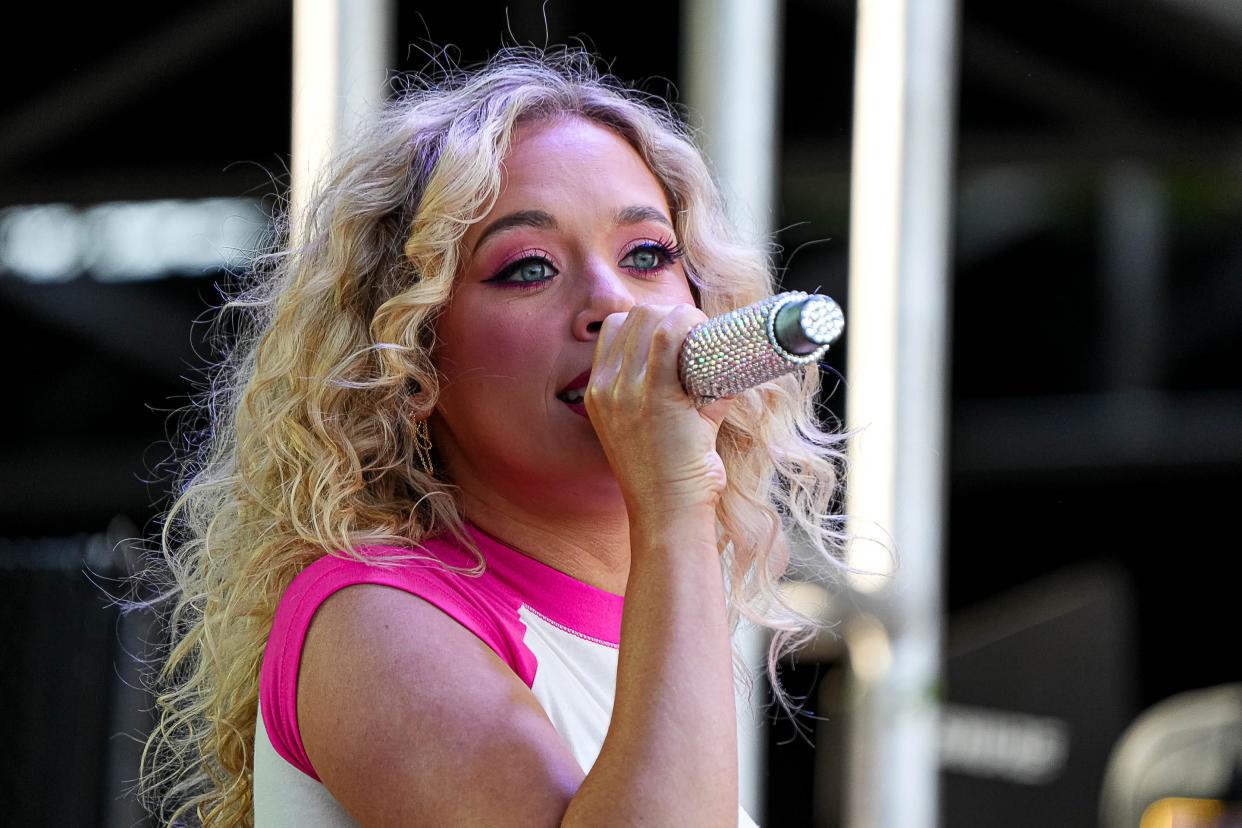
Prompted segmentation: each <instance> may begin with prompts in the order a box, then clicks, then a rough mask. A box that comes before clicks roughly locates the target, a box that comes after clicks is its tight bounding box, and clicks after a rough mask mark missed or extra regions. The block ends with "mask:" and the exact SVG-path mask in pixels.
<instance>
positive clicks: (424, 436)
mask: <svg viewBox="0 0 1242 828" xmlns="http://www.w3.org/2000/svg"><path fill="white" fill-rule="evenodd" d="M414 451H415V452H416V453H417V454H418V462H419V464H420V465H422V467H423V471H424V472H426V474H427V476H428V477H435V476H436V473H435V469H433V468H432V465H431V429H430V428H428V427H427V421H426V420H425V419H424V420H415V421H414Z"/></svg>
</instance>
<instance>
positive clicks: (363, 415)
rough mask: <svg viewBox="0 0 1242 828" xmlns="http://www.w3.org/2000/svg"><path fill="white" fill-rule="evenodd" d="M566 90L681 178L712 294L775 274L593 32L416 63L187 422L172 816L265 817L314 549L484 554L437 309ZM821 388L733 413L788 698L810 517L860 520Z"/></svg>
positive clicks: (277, 267) (152, 757)
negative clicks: (261, 740) (472, 522)
mask: <svg viewBox="0 0 1242 828" xmlns="http://www.w3.org/2000/svg"><path fill="white" fill-rule="evenodd" d="M566 114H570V115H575V116H579V117H582V118H586V119H590V120H591V121H593V122H596V123H599V124H601V125H604V126H606V127H608V128H610V129H612V130H615V131H616V132H617V133H618V134H619V135H621V136H622V137H623V138H624V139H625V140H627V141H628V142H629V143H630V144H631V145H632V146H633V147H634V148H635V149H636V150H637V151H638V153H639V154H640V155H641V156H642V158H643V159H644V160H645V161H646V163H647V165H648V166H649V167H650V169H651V171H652V173H653V174H654V175H655V177H656V178H657V179H658V180H659V182H661V184H662V185H663V188H664V190H665V192H666V195H667V198H668V201H669V205H670V208H671V210H672V215H673V216H674V221H675V224H676V230H677V235H678V238H679V239H680V240H681V242H682V246H683V248H684V250H685V259H684V261H685V265H686V271H687V273H688V274H689V277H690V279H691V282H692V288H693V290H694V292H695V295H696V298H697V299H698V301H699V303H700V307H701V308H702V310H703V311H704V312H705V313H706V314H708V315H709V316H714V315H717V314H720V313H724V312H727V311H729V310H732V309H734V308H738V307H742V306H745V305H748V304H750V303H752V302H755V301H758V300H760V299H762V298H764V297H766V296H769V295H771V294H772V293H773V292H774V288H775V284H776V280H775V272H774V269H773V265H772V263H771V255H770V254H771V249H770V246H769V245H767V244H766V243H760V242H757V241H755V240H752V239H746V238H744V237H743V236H742V235H741V234H740V233H739V232H738V231H737V230H736V228H734V227H733V226H732V225H731V224H730V222H729V220H728V219H727V217H726V214H725V210H724V205H723V202H722V198H721V195H720V192H719V190H718V188H717V186H716V184H715V182H714V181H713V178H712V175H711V173H710V171H709V169H708V167H707V164H706V163H705V161H704V159H703V157H702V155H701V153H700V151H699V150H698V149H697V148H696V147H695V144H694V142H693V140H692V137H691V134H690V132H689V130H688V129H687V127H686V126H685V125H684V124H683V122H682V120H681V119H680V118H679V117H678V115H677V113H676V111H675V110H673V109H671V108H670V106H669V105H668V104H667V103H665V102H663V101H662V100H660V99H658V98H653V97H651V96H648V95H646V94H644V93H641V92H638V91H636V90H633V89H631V88H628V87H626V86H624V85H623V84H621V83H619V82H618V81H616V80H615V79H613V78H611V77H609V76H608V75H606V74H604V73H603V72H601V71H600V70H599V69H598V68H597V67H596V62H595V59H594V58H593V57H592V56H591V55H589V54H587V53H585V52H583V51H581V50H577V49H563V50H559V51H554V52H548V51H546V50H538V51H536V50H531V49H506V50H504V51H502V52H501V53H500V54H498V55H497V56H496V57H494V58H492V59H491V60H490V61H488V62H487V64H486V65H485V66H483V67H481V68H476V69H473V70H461V69H457V68H453V67H449V68H443V67H441V68H439V69H438V71H437V72H436V73H435V76H434V77H432V76H423V77H420V78H415V79H413V80H411V81H409V82H408V86H407V88H406V89H405V90H403V92H402V93H401V94H400V95H399V96H397V98H396V99H395V100H394V101H393V102H391V103H390V104H389V105H388V106H386V108H385V109H384V111H383V112H382V113H381V114H380V115H379V116H378V117H377V119H376V120H375V122H374V124H373V125H372V126H371V127H370V128H368V129H367V130H366V132H365V134H363V135H360V136H359V137H357V138H356V139H355V140H353V141H352V142H351V145H350V146H349V147H348V148H346V149H345V151H344V152H343V153H342V154H340V156H339V157H338V158H336V159H335V161H334V163H333V164H332V166H331V168H330V169H329V170H327V171H326V172H325V174H324V175H323V177H322V178H321V181H320V183H319V185H318V188H317V190H316V191H315V193H314V194H313V196H312V197H311V198H310V199H309V201H308V206H307V208H306V210H305V213H304V215H296V216H288V215H286V216H285V217H284V218H282V219H280V220H279V222H278V225H277V226H278V229H277V231H276V235H275V237H274V239H273V241H272V243H271V245H270V247H269V249H268V252H265V253H263V254H261V255H257V256H255V258H254V261H253V262H252V264H251V267H250V268H248V270H247V271H246V273H245V274H244V275H243V276H240V277H239V278H240V279H241V283H240V284H239V285H236V286H235V287H234V289H232V290H231V292H229V293H228V295H227V297H226V299H227V301H225V302H224V303H222V305H221V307H220V313H219V318H221V319H223V318H226V317H227V318H228V319H229V320H230V322H229V325H230V327H231V329H232V330H231V332H230V342H231V346H230V347H229V348H228V349H227V350H226V351H225V353H224V354H223V355H222V356H221V358H220V360H219V361H218V363H217V364H216V365H215V366H214V368H212V369H210V370H209V372H208V380H207V382H206V383H205V384H204V386H203V387H202V390H201V393H199V394H197V395H196V396H195V397H194V400H193V402H192V404H191V406H190V407H189V409H188V412H189V414H190V415H191V418H194V417H197V418H199V419H198V421H199V422H200V423H201V422H207V423H208V424H209V427H207V428H205V429H200V430H195V429H187V433H186V434H185V435H184V436H185V437H186V438H187V439H185V440H183V441H181V442H182V444H183V445H188V446H189V448H186V449H183V452H182V456H181V457H180V458H179V460H178V464H177V469H178V470H179V471H178V478H177V481H176V490H175V495H176V496H175V498H174V500H173V502H172V505H171V506H170V507H169V509H168V510H167V511H166V512H165V513H164V515H163V516H162V520H161V530H160V532H159V536H158V549H157V550H155V551H154V565H153V566H152V567H151V568H150V569H149V570H148V571H147V572H145V573H144V574H143V575H142V576H141V577H142V579H143V583H145V584H147V585H148V588H150V586H151V585H152V584H154V585H155V588H156V591H155V593H154V594H155V598H153V599H152V600H151V601H149V602H147V605H152V604H154V605H158V606H159V607H161V608H162V610H161V611H162V612H163V613H164V617H165V620H166V621H167V630H168V635H169V638H168V640H167V642H166V649H165V651H164V652H162V653H161V661H160V663H159V666H158V668H157V669H156V670H155V671H154V673H153V674H152V677H151V680H152V683H153V685H154V688H153V689H154V690H155V692H156V707H157V714H158V717H157V722H156V725H155V727H154V729H153V730H152V732H151V734H150V736H149V738H148V740H147V743H146V746H145V749H144V751H143V758H142V766H141V775H140V779H139V793H140V795H141V796H142V798H143V800H144V802H145V803H146V804H147V807H148V809H149V810H151V811H152V813H153V815H155V816H156V818H157V819H159V820H160V822H161V823H163V824H169V825H171V824H173V823H175V822H185V821H187V820H188V821H195V820H196V821H198V822H201V823H202V824H204V825H230V826H231V825H247V824H250V823H251V822H252V820H253V788H252V781H253V775H252V774H253V746H254V735H255V722H256V715H257V711H258V697H259V668H260V662H261V659H262V655H263V650H264V645H265V643H266V641H267V637H268V633H269V630H270V627H271V624H272V620H273V617H274V614H275V610H276V607H277V604H278V603H279V601H280V599H281V596H282V595H283V593H284V591H285V589H286V588H287V587H288V585H289V583H290V581H291V580H292V579H293V578H294V576H295V575H297V574H298V573H299V572H300V571H301V570H302V569H303V568H304V567H306V566H307V565H308V564H310V563H311V562H312V561H314V560H315V559H317V558H319V557H320V556H322V555H325V554H331V555H338V556H348V557H353V558H355V559H358V560H361V559H362V558H361V555H360V553H359V552H358V551H357V550H358V549H360V548H362V547H366V546H370V545H386V546H396V547H400V548H406V549H414V548H416V547H417V546H418V545H419V543H420V542H421V541H422V540H424V539H426V538H428V537H430V536H433V535H437V534H443V533H451V534H452V535H453V536H454V537H455V538H456V539H457V540H458V541H459V542H460V543H462V544H464V545H465V546H466V547H467V548H469V549H471V550H472V551H473V552H474V554H475V557H476V558H477V560H478V563H479V565H478V567H476V569H475V570H471V571H472V572H480V571H482V567H483V566H484V561H483V560H482V556H481V555H479V553H478V550H477V548H475V547H474V546H473V545H472V543H471V539H470V537H469V535H468V534H467V533H466V532H465V529H464V525H463V518H462V511H461V508H460V500H459V492H458V491H457V490H456V489H455V488H454V486H453V484H452V481H450V480H446V479H442V477H437V476H433V475H429V474H427V473H425V472H424V471H423V468H422V465H421V464H420V463H419V462H418V454H417V447H416V445H417V438H416V436H415V430H414V426H415V421H416V420H417V419H421V418H424V417H426V416H427V415H428V414H430V412H431V411H432V409H433V408H434V407H435V405H436V402H437V397H438V394H439V388H440V385H439V380H438V378H437V373H436V369H435V363H434V345H435V342H434V336H433V326H434V322H435V320H436V317H437V314H438V312H439V311H440V310H441V309H442V308H444V307H445V305H446V304H447V303H448V301H449V298H450V296H451V294H452V292H453V287H454V281H455V277H456V276H457V273H458V270H459V265H460V263H461V259H462V251H461V245H460V242H461V239H462V236H463V234H464V233H465V231H466V229H467V228H468V227H469V226H470V225H471V224H472V223H473V222H475V221H477V220H478V219H479V218H480V217H481V216H482V215H484V214H485V213H486V212H487V210H488V208H489V206H490V205H491V204H492V203H494V201H495V199H496V198H497V196H498V193H499V186H500V169H501V161H502V159H503V158H504V156H505V154H506V152H507V150H508V147H509V145H510V142H511V140H512V136H513V133H514V129H515V127H516V126H517V125H518V124H520V123H523V122H527V121H532V120H538V119H544V118H551V117H556V116H560V115H566ZM818 388H819V377H818V372H817V371H816V370H815V369H814V368H813V367H812V368H808V369H806V370H804V371H802V372H800V373H796V374H791V375H787V376H785V377H783V378H781V379H779V380H776V381H774V382H769V383H765V384H763V385H760V386H758V387H756V388H753V389H751V390H749V391H746V392H744V393H743V394H741V395H740V396H739V397H738V398H737V400H736V403H735V404H734V406H733V407H732V409H731V410H730V412H729V415H728V417H727V419H726V420H725V421H724V423H723V425H722V426H721V428H720V432H719V437H718V451H719V453H720V455H721V458H722V459H723V461H724V464H725V468H726V471H727V475H728V484H727V489H726V491H725V492H724V495H723V496H722V497H721V499H720V501H719V504H718V507H717V512H716V516H717V524H718V538H719V546H720V550H721V561H722V566H723V568H724V571H725V574H726V580H727V584H728V590H727V591H728V612H729V619H730V622H731V623H733V624H737V623H738V622H739V620H740V619H741V618H743V617H745V618H747V619H749V620H750V621H751V622H753V623H755V624H758V625H760V626H762V627H765V628H768V629H770V630H772V631H773V632H774V635H773V636H772V639H771V648H770V651H769V655H768V665H767V666H768V672H769V675H770V676H771V678H772V686H773V688H774V689H775V693H776V696H777V699H778V700H779V701H781V703H782V704H786V700H785V696H784V695H783V694H782V693H781V690H780V686H779V682H777V681H776V674H775V671H776V661H777V659H778V657H779V656H781V655H782V654H784V653H785V652H788V651H789V650H792V649H794V648H796V647H798V646H799V645H800V644H802V643H803V642H804V641H805V640H806V639H807V638H808V637H810V636H811V635H813V634H814V633H815V629H816V622H815V620H814V619H812V618H809V617H805V616H803V615H801V614H800V613H798V612H797V611H795V610H794V609H793V608H791V607H790V606H788V604H787V603H786V602H785V601H783V600H782V598H781V593H780V591H779V586H780V580H781V577H782V575H783V574H784V573H785V571H786V569H787V567H788V566H789V563H790V554H789V549H790V544H789V540H790V538H791V537H793V536H794V535H797V536H798V540H799V545H800V546H801V547H803V548H808V549H812V550H814V551H815V552H816V553H818V556H820V557H822V559H823V561H824V562H826V563H827V564H828V565H829V566H830V567H833V566H835V567H838V568H839V567H840V565H841V564H840V557H841V556H840V552H841V549H842V547H843V545H844V543H845V533H844V528H843V520H844V519H843V518H842V517H841V516H840V510H839V508H838V507H839V505H840V492H839V483H840V479H841V475H842V473H843V471H844V467H843V466H844V452H843V449H844V436H843V435H842V434H839V433H834V432H830V431H824V430H821V426H820V422H819V419H818V417H817V410H816V409H817V403H816V394H817V391H818ZM367 560H368V561H369V562H371V563H373V564H377V565H392V564H395V563H397V562H399V561H398V560H397V559H392V560H388V559H385V560H379V561H377V560H376V559H375V558H372V557H368V558H367ZM739 678H740V680H741V681H743V682H745V681H747V679H748V677H747V676H744V675H742V674H741V672H740V671H739Z"/></svg>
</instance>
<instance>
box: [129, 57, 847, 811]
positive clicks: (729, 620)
mask: <svg viewBox="0 0 1242 828" xmlns="http://www.w3.org/2000/svg"><path fill="white" fill-rule="evenodd" d="M313 205H314V206H313V207H312V208H311V211H310V213H309V215H308V216H306V217H305V218H304V219H302V220H303V221H304V222H305V223H304V224H302V225H299V226H298V228H297V230H296V232H293V233H291V236H294V237H296V238H298V239H300V240H302V241H301V243H300V244H299V245H292V244H290V245H287V246H286V248H285V249H284V250H283V251H281V252H279V253H277V254H274V255H272V256H270V257H268V258H267V259H265V260H263V261H261V262H259V263H258V265H259V266H258V267H256V268H255V271H254V272H255V277H254V278H255V279H256V281H255V285H254V286H253V288H252V289H251V290H249V291H248V292H245V293H243V294H241V295H240V296H239V297H238V298H237V299H235V300H234V301H233V302H232V303H230V305H229V307H233V308H239V309H241V310H243V311H245V312H247V313H250V314H251V318H252V322H251V323H250V325H249V326H247V327H246V329H245V331H244V333H243V335H242V336H241V337H240V339H239V344H238V345H237V346H236V347H235V348H234V350H233V352H232V354H231V357H230V358H229V359H228V360H226V362H225V364H224V366H223V368H222V369H221V371H220V373H219V374H218V376H217V378H216V380H215V382H214V383H213V388H212V392H211V393H210V394H208V395H207V396H206V397H205V398H204V400H203V404H204V406H205V407H207V409H208V411H209V413H210V414H211V415H212V416H213V417H214V418H215V420H214V429H213V430H212V431H211V432H210V436H209V439H208V440H206V441H205V442H204V443H203V445H202V447H201V448H200V451H199V455H198V458H197V460H196V462H195V463H193V464H192V465H191V466H190V469H191V470H190V471H189V472H188V477H187V480H186V481H185V485H184V486H183V489H182V493H181V495H180V497H179V498H178V500H177V501H176V503H175V504H174V507H173V508H172V510H171V511H170V513H169V515H168V516H167V518H166V521H165V531H164V534H163V537H162V546H163V549H164V552H165V555H166V556H167V558H168V561H169V571H170V572H171V573H172V574H173V576H174V578H175V581H174V583H173V584H172V585H171V588H170V590H169V592H168V593H167V594H168V595H169V596H171V597H175V609H174V611H173V612H172V617H171V621H172V630H173V632H174V639H173V642H172V649H171V652H170V657H169V659H168V661H167V663H166V665H165V666H164V668H163V670H162V672H161V675H160V677H161V679H162V680H163V682H164V689H163V694H162V695H161V697H160V709H161V718H160V721H159V725H158V727H157V728H156V730H155V731H154V732H153V734H152V736H151V738H150V740H149V742H148V745H147V751H146V753H145V755H144V763H143V769H144V780H143V782H144V786H145V790H146V791H147V793H148V795H149V796H150V797H152V798H158V802H159V804H160V805H161V806H162V807H161V815H162V817H165V818H167V819H168V821H169V822H173V821H175V820H177V819H182V818H185V817H186V816H187V815H190V814H196V815H197V817H198V818H199V819H200V820H201V821H202V822H204V823H208V824H227V825H232V824H250V823H251V822H252V821H253V822H254V824H257V825H260V826H263V825H311V824H317V825H320V824H321V825H351V824H355V823H357V824H362V825H456V824H487V825H544V824H547V825H554V824H567V825H577V824H584V825H599V824H610V823H620V824H631V823H638V822H643V823H650V824H677V825H692V824H701V825H728V824H735V823H736V824H751V820H750V818H749V817H748V816H747V815H746V814H745V813H744V812H741V811H740V809H739V808H738V805H737V786H738V783H737V745H736V734H735V723H734V721H735V720H734V696H733V685H734V680H733V670H732V661H731V659H730V646H729V633H730V629H731V627H732V626H733V625H734V624H735V623H736V622H737V621H738V619H739V618H740V617H741V616H746V617H748V618H750V619H752V620H753V621H754V622H755V623H759V624H762V625H764V626H766V627H769V628H771V629H774V630H776V631H777V635H776V636H774V640H773V645H772V647H773V649H772V655H771V658H770V660H769V671H770V672H772V671H773V670H774V664H775V658H776V656H777V655H778V654H779V653H780V652H781V651H782V649H785V648H789V647H792V646H796V644H797V643H799V641H800V640H801V639H802V638H803V637H804V636H806V635H808V634H810V633H811V632H813V629H812V623H813V622H812V621H811V620H810V619H806V618H803V617H801V616H799V615H797V614H796V613H795V612H793V611H791V610H790V609H789V608H788V607H786V606H784V605H783V604H782V603H781V601H780V599H779V595H778V592H777V579H778V578H779V577H780V575H781V574H782V573H783V571H784V569H785V567H786V565H787V562H788V555H787V552H786V540H785V538H786V535H787V534H788V533H789V532H791V531H794V530H797V531H800V532H801V533H802V534H803V535H804V536H805V538H806V539H807V540H806V541H804V542H808V543H809V544H810V545H811V546H812V547H814V548H816V549H818V550H819V551H820V552H821V553H822V554H823V555H824V556H825V558H826V559H827V560H829V561H832V560H835V555H834V551H835V550H836V549H837V548H838V547H839V544H840V542H841V534H840V532H839V531H838V530H837V529H836V528H834V527H835V526H836V525H837V524H838V522H839V519H837V518H835V517H833V516H831V515H830V514H829V513H830V511H831V507H832V506H833V503H834V495H835V494H836V483H837V472H838V468H839V465H840V459H841V458H840V453H839V451H838V443H839V440H840V438H839V437H835V436H832V435H829V434H825V433H823V432H821V431H820V430H819V429H818V426H817V423H816V419H815V416H814V396H815V393H816V389H817V387H818V376H817V374H816V372H815V371H813V370H808V371H807V372H805V374H803V375H801V376H789V377H785V378H783V379H781V380H779V381H777V382H772V383H767V384H765V385H763V386H760V387H758V388H755V389H752V390H750V391H747V392H745V393H744V394H741V395H739V396H738V397H736V398H734V399H728V400H720V401H718V402H716V403H713V404H712V405H710V406H708V407H706V408H703V409H697V408H695V406H694V405H693V404H692V403H691V402H690V400H689V398H688V397H687V396H686V395H685V393H684V392H683V391H682V390H681V388H680V385H679V383H678V380H677V352H678V349H679V346H680V343H681V341H682V340H683V339H684V337H685V334H686V332H687V331H689V329H690V328H691V327H693V326H694V325H695V324H697V323H699V322H701V321H703V320H704V319H706V318H708V316H709V315H716V314H719V313H723V312H725V311H727V310H729V309H732V308H735V307H740V306H743V305H746V304H749V303H751V302H753V301H756V300H758V299H760V298H762V297H764V296H767V295H770V294H771V293H772V290H773V278H772V273H771V269H770V266H769V264H768V262H767V257H766V253H765V251H764V250H763V249H762V248H760V247H758V246H754V245H748V244H746V243H744V242H742V241H740V240H739V239H738V238H737V235H736V233H735V232H734V231H733V230H732V229H731V228H730V226H729V224H728V222H727V220H726V219H725V214H724V211H723V208H722V205H721V204H720V199H719V196H718V193H717V190H716V189H715V187H714V185H713V183H712V180H711V177H710V175H709V173H708V171H707V168H706V166H705V164H704V162H703V160H702V158H701V156H700V155H699V153H698V152H697V150H696V149H695V148H694V146H693V144H692V143H691V142H690V140H689V139H688V138H687V136H686V134H685V132H684V130H683V128H681V127H680V125H679V124H678V122H677V120H676V119H675V118H674V117H672V116H671V115H670V114H669V113H668V112H667V110H666V109H662V108H660V107H659V106H656V105H654V104H653V103H651V102H650V101H647V100H645V99H642V98H640V96H638V95H637V94H636V93H633V92H630V91H628V90H624V89H622V88H620V87H619V86H618V85H617V84H616V83H615V82H612V81H610V80H608V79H604V78H601V77H600V76H599V75H598V74H597V73H596V72H595V70H594V69H593V67H592V63H591V60H590V59H589V58H588V57H587V56H585V55H583V54H582V53H578V52H565V53H561V54H559V55H555V56H548V55H543V54H533V53H529V52H523V51H509V52H506V53H504V54H502V55H501V56H499V57H497V58H496V59H494V60H493V61H491V62H490V63H489V65H488V66H486V67H484V68H482V69H480V70H477V71H474V72H467V73H456V74H453V75H449V76H447V77H445V78H442V79H440V80H439V81H438V82H436V83H434V84H430V83H429V84H428V85H426V86H425V87H424V88H421V89H417V90H414V91H412V92H410V93H408V94H407V95H405V96H404V97H403V98H402V99H401V100H400V101H398V102H397V103H395V104H393V105H392V106H390V107H389V109H388V110H387V111H386V113H385V114H384V116H383V117H382V118H381V120H380V122H379V124H378V126H377V127H376V128H375V130H374V131H373V132H372V133H371V134H370V136H369V137H367V138H366V139H364V140H362V141H359V142H358V143H357V145H356V146H355V147H353V148H352V149H351V150H349V151H348V152H346V153H345V154H344V155H343V156H342V158H341V159H340V160H339V162H338V164H337V165H336V167H335V168H334V169H333V171H332V173H331V175H330V176H329V177H328V178H327V179H326V183H325V184H324V185H323V186H322V188H321V190H320V192H319V193H318V195H317V196H316V198H315V199H314V201H313ZM722 570H723V575H724V577H723V578H722V577H721V576H722ZM742 680H743V683H745V680H746V677H745V676H743V677H742ZM774 687H776V688H777V694H778V698H779V699H780V700H781V701H782V702H783V701H784V699H783V696H781V695H780V693H779V685H776V684H775V683H774Z"/></svg>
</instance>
